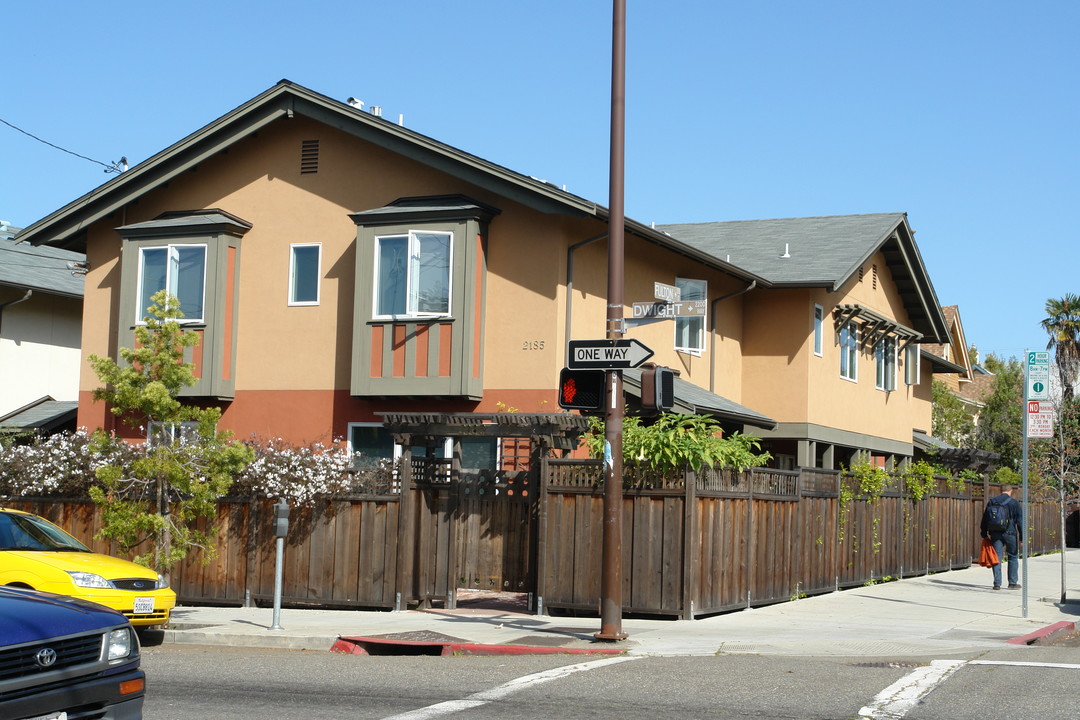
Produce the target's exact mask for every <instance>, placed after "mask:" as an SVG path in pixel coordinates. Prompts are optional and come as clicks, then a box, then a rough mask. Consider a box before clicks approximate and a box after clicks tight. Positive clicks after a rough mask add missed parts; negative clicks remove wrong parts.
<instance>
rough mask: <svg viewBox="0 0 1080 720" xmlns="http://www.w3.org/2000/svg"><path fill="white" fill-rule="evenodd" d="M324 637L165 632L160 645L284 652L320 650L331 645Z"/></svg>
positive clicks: (190, 631)
mask: <svg viewBox="0 0 1080 720" xmlns="http://www.w3.org/2000/svg"><path fill="white" fill-rule="evenodd" d="M332 642H333V641H332V640H331V639H330V638H328V637H326V636H324V635H279V634H271V633H270V632H267V634H265V635H247V634H243V635H242V634H233V633H220V632H212V631H210V632H203V631H201V630H165V631H164V632H163V634H162V638H161V644H163V645H164V644H171V645H225V646H229V647H248V648H277V649H284V650H322V651H325V650H327V649H328V647H329V646H330V645H331V644H332Z"/></svg>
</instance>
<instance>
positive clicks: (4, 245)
mask: <svg viewBox="0 0 1080 720" xmlns="http://www.w3.org/2000/svg"><path fill="white" fill-rule="evenodd" d="M9 227H10V226H9ZM85 261H86V256H85V255H83V254H82V253H77V252H71V251H70V250H62V249H60V248H54V247H35V246H33V245H31V244H30V243H25V242H15V241H14V240H12V239H11V237H10V236H8V237H0V285H2V286H7V287H13V288H17V289H19V290H33V291H34V292H42V293H47V294H49V295H62V296H65V297H73V298H82V296H83V276H82V274H80V273H78V272H75V271H74V270H73V269H72V264H73V263H83V262H85Z"/></svg>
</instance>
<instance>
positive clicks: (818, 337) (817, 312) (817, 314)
mask: <svg viewBox="0 0 1080 720" xmlns="http://www.w3.org/2000/svg"><path fill="white" fill-rule="evenodd" d="M824 324H825V308H823V307H821V306H820V305H814V354H815V355H817V356H818V357H821V356H822V355H823V354H824V352H825V348H824V334H825V333H824Z"/></svg>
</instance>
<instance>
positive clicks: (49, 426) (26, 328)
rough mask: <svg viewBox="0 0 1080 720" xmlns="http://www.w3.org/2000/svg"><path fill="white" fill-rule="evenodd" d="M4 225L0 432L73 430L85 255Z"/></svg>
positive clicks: (0, 229) (0, 234)
mask: <svg viewBox="0 0 1080 720" xmlns="http://www.w3.org/2000/svg"><path fill="white" fill-rule="evenodd" d="M18 232H19V228H16V227H12V226H11V225H10V224H8V223H7V222H2V221H0V431H7V432H11V431H17V430H34V431H41V432H53V431H56V430H60V429H74V428H75V404H76V401H77V400H78V395H79V352H80V349H79V348H80V340H79V338H80V333H81V327H82V297H83V277H82V275H81V274H80V272H81V271H80V269H79V268H80V266H81V263H82V262H83V260H84V259H85V256H84V255H82V254H81V253H77V252H72V251H70V250H63V249H60V248H56V247H50V246H48V245H39V246H35V245H31V244H30V243H26V242H16V241H15V240H14V239H13V238H14V236H15V235H16V234H17V233H18Z"/></svg>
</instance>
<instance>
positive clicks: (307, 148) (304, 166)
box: [300, 140, 319, 175]
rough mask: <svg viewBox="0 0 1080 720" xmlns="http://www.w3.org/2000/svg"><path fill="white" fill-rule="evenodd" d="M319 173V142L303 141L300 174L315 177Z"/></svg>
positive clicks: (301, 143) (301, 144)
mask: <svg viewBox="0 0 1080 720" xmlns="http://www.w3.org/2000/svg"><path fill="white" fill-rule="evenodd" d="M317 172H319V141H318V140H302V141H301V142H300V174H301V175H314V174H315V173H317Z"/></svg>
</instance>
